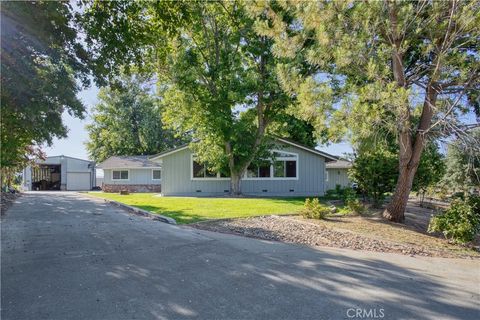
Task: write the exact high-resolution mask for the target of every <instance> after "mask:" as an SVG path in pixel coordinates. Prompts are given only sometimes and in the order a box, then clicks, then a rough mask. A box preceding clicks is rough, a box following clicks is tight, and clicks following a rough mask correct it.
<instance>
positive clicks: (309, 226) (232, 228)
mask: <svg viewBox="0 0 480 320" xmlns="http://www.w3.org/2000/svg"><path fill="white" fill-rule="evenodd" d="M190 226H192V227H194V228H198V229H202V230H209V231H215V232H223V233H233V234H238V235H242V236H247V237H254V238H260V239H265V240H274V241H282V242H289V243H300V244H305V245H309V246H328V247H338V248H349V249H354V250H369V251H377V252H392V253H400V254H405V255H419V256H440V257H455V258H458V257H459V255H458V254H453V253H450V252H448V251H442V250H438V251H437V250H431V249H429V248H424V247H421V246H417V245H405V244H401V243H394V242H390V241H383V240H380V239H376V238H372V237H367V236H364V235H361V234H356V233H354V232H351V231H347V230H339V229H333V228H329V227H325V226H323V225H320V224H317V223H314V222H309V221H306V220H302V219H297V218H296V217H288V216H262V217H254V218H247V219H230V220H215V221H204V222H199V223H195V224H191V225H190Z"/></svg>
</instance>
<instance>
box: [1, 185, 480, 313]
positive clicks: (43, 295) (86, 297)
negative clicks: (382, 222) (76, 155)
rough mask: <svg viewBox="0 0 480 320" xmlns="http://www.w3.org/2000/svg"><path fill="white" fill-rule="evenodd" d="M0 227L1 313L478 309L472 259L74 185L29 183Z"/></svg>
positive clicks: (475, 267)
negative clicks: (322, 238)
mask: <svg viewBox="0 0 480 320" xmlns="http://www.w3.org/2000/svg"><path fill="white" fill-rule="evenodd" d="M1 228H2V261H1V267H2V269H1V276H2V283H1V284H2V288H1V296H2V315H1V316H2V319H4V320H7V319H22V320H24V319H35V320H39V319H89V320H90V319H115V320H119V319H373V318H374V316H375V315H376V319H380V318H382V315H383V318H384V319H479V318H480V307H479V302H480V301H479V278H480V275H479V264H478V262H477V261H470V260H448V259H427V258H412V257H406V256H399V255H394V254H378V253H366V252H356V251H349V250H339V249H338V250H335V249H312V248H308V247H304V246H296V245H288V244H281V243H275V242H267V241H259V240H254V239H247V238H241V237H236V236H230V235H222V234H215V233H210V232H204V231H198V230H194V229H190V228H188V227H177V226H171V225H167V224H164V223H162V222H155V221H152V220H148V219H146V218H143V217H138V216H133V215H130V214H128V213H126V212H124V211H122V210H121V209H118V208H115V207H112V206H111V205H108V204H105V203H103V202H102V201H100V200H93V199H90V198H87V197H85V196H82V195H79V194H75V193H30V194H26V195H24V196H23V197H21V198H20V199H19V200H18V201H17V203H15V204H14V205H13V206H12V207H11V208H10V209H9V210H8V212H7V216H6V217H4V218H3V219H2V226H1ZM355 308H358V309H361V313H359V314H356V311H355V310H353V309H355ZM363 310H365V311H363ZM364 312H365V313H364ZM368 316H370V317H368Z"/></svg>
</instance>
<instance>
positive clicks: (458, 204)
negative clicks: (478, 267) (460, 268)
mask: <svg viewBox="0 0 480 320" xmlns="http://www.w3.org/2000/svg"><path fill="white" fill-rule="evenodd" d="M428 232H430V233H432V232H442V233H443V234H444V236H445V237H446V238H447V239H452V240H454V241H456V242H460V243H465V242H469V241H472V240H473V239H474V238H475V235H477V234H478V233H479V232H480V197H478V196H470V197H468V198H467V199H465V200H463V199H456V200H454V201H453V202H452V204H451V205H450V208H448V209H447V210H446V211H445V212H444V213H442V214H440V215H438V216H435V217H432V219H431V220H430V224H429V226H428Z"/></svg>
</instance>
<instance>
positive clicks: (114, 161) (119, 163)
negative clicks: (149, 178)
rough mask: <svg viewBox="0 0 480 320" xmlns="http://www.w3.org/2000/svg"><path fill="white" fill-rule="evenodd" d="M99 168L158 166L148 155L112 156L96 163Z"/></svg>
mask: <svg viewBox="0 0 480 320" xmlns="http://www.w3.org/2000/svg"><path fill="white" fill-rule="evenodd" d="M98 168H100V169H135V168H160V164H159V163H158V162H154V161H151V160H149V159H148V156H113V157H110V158H108V159H107V160H105V161H103V162H102V163H100V164H99V165H98Z"/></svg>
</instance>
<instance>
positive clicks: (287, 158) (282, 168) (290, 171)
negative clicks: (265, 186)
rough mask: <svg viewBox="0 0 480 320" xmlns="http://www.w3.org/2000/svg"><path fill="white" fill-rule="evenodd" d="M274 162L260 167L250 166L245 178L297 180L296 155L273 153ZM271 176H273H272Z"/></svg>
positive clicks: (267, 162) (265, 163) (280, 152)
mask: <svg viewBox="0 0 480 320" xmlns="http://www.w3.org/2000/svg"><path fill="white" fill-rule="evenodd" d="M273 156H274V161H273V162H271V161H265V162H264V163H262V164H260V166H255V165H250V166H249V167H248V169H247V172H246V174H245V177H246V178H247V179H248V178H280V179H281V178H297V161H298V155H297V154H296V153H290V152H282V151H274V152H273ZM272 174H273V176H272Z"/></svg>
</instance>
